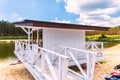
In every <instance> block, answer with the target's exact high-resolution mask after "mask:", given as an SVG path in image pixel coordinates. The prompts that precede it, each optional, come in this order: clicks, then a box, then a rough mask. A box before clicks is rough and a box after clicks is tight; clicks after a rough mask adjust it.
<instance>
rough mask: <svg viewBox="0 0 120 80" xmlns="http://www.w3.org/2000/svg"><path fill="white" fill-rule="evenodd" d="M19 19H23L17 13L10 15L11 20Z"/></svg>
mask: <svg viewBox="0 0 120 80" xmlns="http://www.w3.org/2000/svg"><path fill="white" fill-rule="evenodd" d="M19 20H23V18H22V17H21V16H20V15H19V14H17V13H13V14H12V16H11V21H19Z"/></svg>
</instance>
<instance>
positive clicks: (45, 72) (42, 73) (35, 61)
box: [15, 41, 69, 80]
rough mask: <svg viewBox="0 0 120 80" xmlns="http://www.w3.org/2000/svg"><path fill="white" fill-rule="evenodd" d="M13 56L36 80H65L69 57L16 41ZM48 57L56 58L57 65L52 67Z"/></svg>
mask: <svg viewBox="0 0 120 80" xmlns="http://www.w3.org/2000/svg"><path fill="white" fill-rule="evenodd" d="M15 54H16V55H17V57H18V58H20V59H21V60H22V61H23V63H25V65H26V67H28V70H30V72H31V74H32V75H33V76H34V75H35V79H36V80H43V79H44V80H67V72H68V62H69V57H67V56H65V55H61V54H59V53H56V52H54V51H50V50H47V49H45V48H41V47H38V46H37V45H36V46H35V45H28V44H27V43H23V42H18V41H16V42H15ZM49 55H55V56H57V57H58V58H57V61H58V64H56V65H54V64H53V63H52V61H51V60H50V56H49Z"/></svg>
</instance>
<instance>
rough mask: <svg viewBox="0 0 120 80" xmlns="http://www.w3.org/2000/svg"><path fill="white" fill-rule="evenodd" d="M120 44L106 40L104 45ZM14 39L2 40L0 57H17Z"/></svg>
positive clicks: (0, 42)
mask: <svg viewBox="0 0 120 80" xmlns="http://www.w3.org/2000/svg"><path fill="white" fill-rule="evenodd" d="M117 44H120V42H105V43H104V47H107V48H108V47H111V46H115V45H117ZM15 58H16V56H15V55H14V41H0V59H15Z"/></svg>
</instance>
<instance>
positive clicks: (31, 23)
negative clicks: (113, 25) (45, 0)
mask: <svg viewBox="0 0 120 80" xmlns="http://www.w3.org/2000/svg"><path fill="white" fill-rule="evenodd" d="M13 24H14V25H15V26H16V27H27V28H40V29H41V28H62V29H80V30H103V31H106V30H109V28H110V27H102V26H88V25H79V24H69V23H58V22H46V21H36V20H24V21H21V22H14V23H13Z"/></svg>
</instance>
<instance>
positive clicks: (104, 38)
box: [86, 34, 120, 42]
mask: <svg viewBox="0 0 120 80" xmlns="http://www.w3.org/2000/svg"><path fill="white" fill-rule="evenodd" d="M86 40H88V41H92V40H93V41H107V42H109V41H115V42H116V41H120V35H104V34H99V35H88V36H86Z"/></svg>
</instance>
